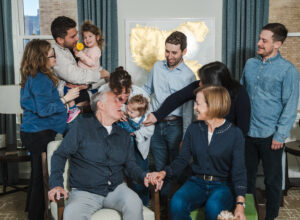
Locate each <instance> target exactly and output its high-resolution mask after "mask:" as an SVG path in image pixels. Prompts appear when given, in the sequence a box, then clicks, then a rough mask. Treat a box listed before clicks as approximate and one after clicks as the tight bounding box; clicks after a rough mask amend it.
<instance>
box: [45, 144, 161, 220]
mask: <svg viewBox="0 0 300 220" xmlns="http://www.w3.org/2000/svg"><path fill="white" fill-rule="evenodd" d="M60 143H61V141H52V142H50V143H49V144H48V148H47V154H46V153H45V152H44V153H42V164H43V177H44V178H43V181H44V192H45V206H46V209H45V210H46V213H45V219H48V208H49V207H50V212H51V215H52V217H53V218H54V219H58V220H62V219H63V211H64V201H62V199H61V200H60V201H57V204H55V203H54V202H50V206H49V200H48V191H49V175H48V174H49V173H50V170H51V157H52V155H53V153H54V151H55V150H56V149H57V148H58V146H59V145H60ZM68 171H69V161H67V163H66V166H65V172H64V174H63V176H64V188H65V189H66V190H67V191H69V190H70V188H69V185H68ZM151 198H152V200H151V205H152V206H153V208H152V209H153V210H154V211H152V210H150V209H149V208H147V207H144V210H143V214H144V220H160V216H159V194H158V192H154V188H151ZM100 219H106V220H121V219H122V216H121V213H119V212H118V211H116V210H113V209H101V210H99V211H97V212H96V213H94V214H93V216H92V218H91V220H100Z"/></svg>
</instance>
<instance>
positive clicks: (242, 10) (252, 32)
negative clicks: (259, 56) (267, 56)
mask: <svg viewBox="0 0 300 220" xmlns="http://www.w3.org/2000/svg"><path fill="white" fill-rule="evenodd" d="M268 17H269V0H223V25H222V36H223V38H222V61H223V62H224V63H225V64H226V65H227V66H228V68H229V69H230V71H231V72H232V74H233V76H234V78H235V79H237V80H239V79H240V77H241V74H242V71H243V68H244V65H245V63H246V61H247V59H249V58H251V57H254V56H255V53H256V48H257V46H256V44H257V42H258V39H259V33H260V31H261V28H262V27H263V26H264V25H266V24H267V23H268Z"/></svg>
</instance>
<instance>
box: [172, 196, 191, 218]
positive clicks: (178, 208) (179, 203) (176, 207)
mask: <svg viewBox="0 0 300 220" xmlns="http://www.w3.org/2000/svg"><path fill="white" fill-rule="evenodd" d="M187 208H188V207H187V201H185V200H184V199H183V198H182V197H181V196H180V194H179V193H175V194H174V196H173V197H172V199H171V204H170V211H171V213H176V212H182V211H183V210H185V209H187Z"/></svg>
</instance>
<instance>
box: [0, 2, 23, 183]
mask: <svg viewBox="0 0 300 220" xmlns="http://www.w3.org/2000/svg"><path fill="white" fill-rule="evenodd" d="M12 39H13V36H12V14H11V2H10V0H2V1H0V86H1V85H7V84H14V82H15V81H14V76H15V75H14V56H13V42H12ZM8 98H9V97H8ZM0 105H1V104H0ZM0 134H6V144H7V145H16V115H1V114H0ZM18 176H19V169H18V164H16V163H10V164H8V183H9V184H11V183H17V182H18ZM0 183H1V184H2V165H0Z"/></svg>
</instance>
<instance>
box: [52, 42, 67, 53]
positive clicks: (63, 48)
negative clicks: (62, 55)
mask: <svg viewBox="0 0 300 220" xmlns="http://www.w3.org/2000/svg"><path fill="white" fill-rule="evenodd" d="M55 45H56V46H57V47H58V48H60V49H62V50H69V51H70V49H69V48H65V47H62V46H60V45H59V44H58V43H57V42H55Z"/></svg>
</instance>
